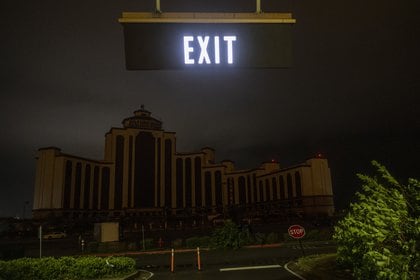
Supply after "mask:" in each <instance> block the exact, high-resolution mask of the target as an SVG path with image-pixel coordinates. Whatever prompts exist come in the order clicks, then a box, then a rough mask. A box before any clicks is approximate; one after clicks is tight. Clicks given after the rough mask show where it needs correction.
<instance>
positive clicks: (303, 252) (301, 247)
mask: <svg viewBox="0 0 420 280" xmlns="http://www.w3.org/2000/svg"><path fill="white" fill-rule="evenodd" d="M298 240H299V245H300V249H302V254H303V256H305V251H304V250H303V246H302V241H300V238H299V239H298Z"/></svg>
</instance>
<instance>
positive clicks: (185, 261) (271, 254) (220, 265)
mask: <svg viewBox="0 0 420 280" xmlns="http://www.w3.org/2000/svg"><path fill="white" fill-rule="evenodd" d="M303 247H304V250H305V254H308V255H309V254H317V253H329V252H335V250H336V248H335V246H333V245H331V244H325V242H324V243H322V242H321V243H319V242H318V243H310V244H303ZM302 254H303V253H302V251H301V249H300V247H299V245H298V244H297V243H296V244H293V243H292V244H285V245H280V247H274V248H243V249H239V250H226V251H223V250H212V251H201V261H202V270H201V271H198V269H197V260H196V258H197V257H196V254H195V253H194V252H184V253H175V271H174V272H170V254H154V255H147V254H144V255H138V256H135V258H136V262H137V266H138V267H139V268H141V269H145V270H148V271H151V272H152V273H153V274H154V276H153V277H152V279H159V280H160V279H163V280H165V279H177V280H181V279H218V280H223V279H259V280H265V279H267V280H271V279H277V280H278V279H299V278H297V277H296V276H294V275H293V274H291V273H290V272H288V271H287V270H286V269H285V268H284V265H285V264H286V263H288V262H289V261H291V260H293V259H296V258H298V257H300V256H302ZM231 269H233V270H231Z"/></svg>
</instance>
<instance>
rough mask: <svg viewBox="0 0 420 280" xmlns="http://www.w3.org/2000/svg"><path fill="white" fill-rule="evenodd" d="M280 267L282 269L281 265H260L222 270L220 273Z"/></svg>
mask: <svg viewBox="0 0 420 280" xmlns="http://www.w3.org/2000/svg"><path fill="white" fill-rule="evenodd" d="M279 267H281V265H278V264H273V265H260V266H242V267H228V268H221V269H220V272H223V271H235V270H250V269H266V268H279Z"/></svg>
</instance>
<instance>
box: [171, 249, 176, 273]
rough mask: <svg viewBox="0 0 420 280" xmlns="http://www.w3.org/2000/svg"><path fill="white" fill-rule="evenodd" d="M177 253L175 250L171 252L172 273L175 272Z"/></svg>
mask: <svg viewBox="0 0 420 280" xmlns="http://www.w3.org/2000/svg"><path fill="white" fill-rule="evenodd" d="M174 255H175V252H174V249H172V251H171V272H174V270H175V266H174V258H175V256H174Z"/></svg>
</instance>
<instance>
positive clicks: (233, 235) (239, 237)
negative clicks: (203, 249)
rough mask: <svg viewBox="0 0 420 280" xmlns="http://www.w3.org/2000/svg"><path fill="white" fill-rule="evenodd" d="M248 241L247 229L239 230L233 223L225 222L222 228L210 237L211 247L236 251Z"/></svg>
mask: <svg viewBox="0 0 420 280" xmlns="http://www.w3.org/2000/svg"><path fill="white" fill-rule="evenodd" d="M249 241H250V234H249V231H248V230H247V229H240V228H239V227H238V226H237V225H236V224H235V223H234V222H232V221H231V220H227V221H226V222H225V224H224V225H223V227H221V228H217V229H216V230H215V231H214V232H213V235H212V237H211V243H212V245H213V247H215V248H219V249H238V248H240V247H242V246H243V245H246V244H248V243H249Z"/></svg>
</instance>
